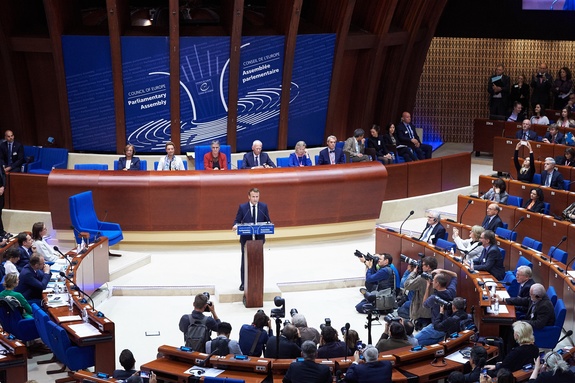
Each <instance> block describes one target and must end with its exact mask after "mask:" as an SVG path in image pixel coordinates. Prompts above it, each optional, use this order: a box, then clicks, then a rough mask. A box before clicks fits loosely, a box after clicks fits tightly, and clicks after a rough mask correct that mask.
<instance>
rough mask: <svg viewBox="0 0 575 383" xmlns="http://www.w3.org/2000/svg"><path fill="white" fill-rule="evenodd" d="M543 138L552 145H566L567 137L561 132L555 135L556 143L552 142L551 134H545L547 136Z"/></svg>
mask: <svg viewBox="0 0 575 383" xmlns="http://www.w3.org/2000/svg"><path fill="white" fill-rule="evenodd" d="M543 138H547V139H548V140H549V142H550V143H552V144H564V143H565V137H564V136H563V133H561V132H557V134H556V135H555V141H552V140H551V133H549V132H547V133H545V136H544V137H543Z"/></svg>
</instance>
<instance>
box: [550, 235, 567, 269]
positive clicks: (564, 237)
mask: <svg viewBox="0 0 575 383" xmlns="http://www.w3.org/2000/svg"><path fill="white" fill-rule="evenodd" d="M566 240H567V236H566V235H564V236H563V238H561V240H560V241H559V243H558V244H557V246H555V248H554V249H553V251H552V252H551V253H549V263H551V264H553V253H554V252H555V250H557V249H558V248H559V246H561V244H562V243H563V242H565V241H566Z"/></svg>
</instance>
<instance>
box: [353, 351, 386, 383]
mask: <svg viewBox="0 0 575 383" xmlns="http://www.w3.org/2000/svg"><path fill="white" fill-rule="evenodd" d="M377 356H378V352H377V348H375V347H373V346H368V347H367V348H366V349H365V350H363V357H364V359H365V363H361V364H360V363H359V351H356V352H355V354H353V357H354V362H353V363H352V364H351V366H349V368H348V369H347V372H346V374H345V381H346V382H358V383H391V362H389V361H387V360H380V361H378V360H377Z"/></svg>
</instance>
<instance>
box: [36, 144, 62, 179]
mask: <svg viewBox="0 0 575 383" xmlns="http://www.w3.org/2000/svg"><path fill="white" fill-rule="evenodd" d="M67 166H68V149H60V148H42V149H41V150H40V158H39V159H38V160H37V161H34V162H32V163H30V164H28V173H32V174H49V173H50V172H51V171H52V169H66V167H67Z"/></svg>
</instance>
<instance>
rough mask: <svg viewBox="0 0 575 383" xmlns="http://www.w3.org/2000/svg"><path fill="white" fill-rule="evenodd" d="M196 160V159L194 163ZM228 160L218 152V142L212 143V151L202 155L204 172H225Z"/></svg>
mask: <svg viewBox="0 0 575 383" xmlns="http://www.w3.org/2000/svg"><path fill="white" fill-rule="evenodd" d="M197 160H198V159H197V158H196V161H197ZM227 163H228V159H227V157H226V155H225V154H224V153H222V152H220V141H218V140H213V141H212V151H211V152H210V153H206V154H205V155H204V169H206V170H226V169H227Z"/></svg>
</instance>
